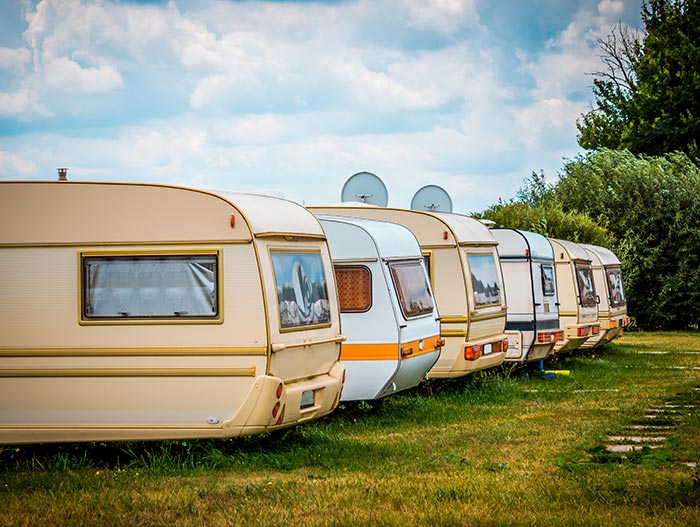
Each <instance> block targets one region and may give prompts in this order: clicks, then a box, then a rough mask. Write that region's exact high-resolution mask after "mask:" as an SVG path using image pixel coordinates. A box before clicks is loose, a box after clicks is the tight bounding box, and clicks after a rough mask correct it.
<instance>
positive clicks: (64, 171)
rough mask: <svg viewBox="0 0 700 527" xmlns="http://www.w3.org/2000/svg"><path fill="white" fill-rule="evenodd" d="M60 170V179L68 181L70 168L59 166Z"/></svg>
mask: <svg viewBox="0 0 700 527" xmlns="http://www.w3.org/2000/svg"><path fill="white" fill-rule="evenodd" d="M56 170H58V180H59V181H68V169H67V168H57V169H56Z"/></svg>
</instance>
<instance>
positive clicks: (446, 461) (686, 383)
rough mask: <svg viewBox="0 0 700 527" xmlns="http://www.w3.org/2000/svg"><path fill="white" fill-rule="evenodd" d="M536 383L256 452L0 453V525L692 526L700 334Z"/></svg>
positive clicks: (171, 448)
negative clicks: (620, 449)
mask: <svg viewBox="0 0 700 527" xmlns="http://www.w3.org/2000/svg"><path fill="white" fill-rule="evenodd" d="M545 367H546V368H547V369H549V370H554V371H556V372H559V373H558V374H557V375H555V376H554V378H543V376H542V375H541V372H538V371H536V370H531V371H524V370H520V371H508V370H505V369H502V370H498V371H491V372H487V373H483V374H477V375H475V376H473V377H471V378H469V379H462V380H458V381H437V380H436V381H430V382H429V383H425V384H424V385H422V386H421V387H419V388H418V389H415V390H412V391H409V392H404V393H402V394H398V395H395V396H392V397H390V398H387V399H385V400H384V401H382V402H381V403H374V404H366V403H362V404H353V405H347V404H346V405H343V406H342V407H341V408H340V409H339V410H338V411H336V412H335V413H334V414H333V415H332V416H330V417H328V418H326V419H323V420H321V421H318V422H314V423H311V424H307V425H303V426H298V427H295V428H292V429H289V430H286V431H283V432H279V433H276V434H269V435H264V436H257V437H248V438H239V439H233V440H214V441H209V440H207V441H160V442H122V443H88V444H60V445H31V446H29V445H28V446H19V447H17V446H11V447H0V498H1V499H2V503H3V507H2V508H1V509H0V525H13V526H14V525H18V526H19V525H27V526H35V525H52V526H54V525H55V526H62V525H103V526H112V525H113V526H122V525H163V526H165V525H168V526H195V525H197V526H198V525H212V526H216V525H232V526H233V525H236V526H245V525H257V526H259V525H303V526H317V525H319V526H321V525H322V526H326V525H338V526H343V525H372V526H381V525H401V526H411V525H445V526H451V525H547V526H559V525H561V526H571V525H581V526H584V525H585V526H589V525H594V526H595V525H600V526H616V527H617V526H626V525H630V526H631V525H635V526H636V525H644V526H654V527H657V526H672V525H680V526H684V527H690V526H694V525H700V468H698V463H700V333H628V334H627V335H625V336H624V337H622V338H620V339H618V340H617V341H616V342H615V343H614V344H611V345H607V346H606V347H604V348H602V349H599V350H595V351H592V352H587V353H585V354H584V353H574V354H572V355H569V356H566V357H562V358H559V359H557V360H556V361H553V362H551V363H548V364H547V365H546V366H545ZM650 422H651V423H652V427H653V428H654V431H653V433H651V432H649V431H647V429H646V428H645V429H644V430H642V429H641V428H640V427H647V423H650ZM633 435H634V436H639V437H636V441H638V444H636V446H635V447H634V450H632V451H626V452H625V451H623V452H617V451H611V449H612V447H614V446H620V447H623V446H624V444H625V443H628V442H629V441H626V440H625V439H620V438H628V437H632V436H633ZM651 435H653V436H655V437H657V439H656V440H655V441H656V442H654V443H647V442H646V439H645V437H644V436H651ZM615 438H617V439H615ZM645 445H646V446H645Z"/></svg>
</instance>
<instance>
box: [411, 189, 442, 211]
mask: <svg viewBox="0 0 700 527" xmlns="http://www.w3.org/2000/svg"><path fill="white" fill-rule="evenodd" d="M411 209H412V210H429V211H432V212H452V199H451V198H450V195H449V194H448V193H447V191H446V190H445V189H444V188H442V187H438V186H437V185H426V186H424V187H422V188H420V189H419V190H418V192H416V193H415V194H414V195H413V199H412V200H411Z"/></svg>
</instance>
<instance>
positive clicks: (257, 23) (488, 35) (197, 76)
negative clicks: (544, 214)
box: [0, 0, 641, 213]
mask: <svg viewBox="0 0 700 527" xmlns="http://www.w3.org/2000/svg"><path fill="white" fill-rule="evenodd" d="M640 10H641V0H521V1H518V0H353V1H343V0H335V1H325V2H323V1H318V2H302V1H296V2H294V1H286V2H285V1H267V2H265V1H233V0H153V1H146V0H142V1H136V0H130V1H126V0H122V1H117V0H40V1H36V0H3V1H2V2H0V179H3V180H13V179H55V178H56V168H57V167H69V172H68V176H69V179H71V180H100V181H102V180H106V181H148V182H155V183H173V184H180V185H187V186H194V187H200V188H207V189H215V190H232V191H243V192H258V193H264V194H272V195H276V196H282V197H286V198H288V199H292V200H294V201H297V202H299V203H305V204H307V205H320V204H329V203H337V202H338V201H339V200H340V192H341V189H342V186H343V183H344V182H345V180H346V179H347V178H348V177H350V176H351V175H352V174H354V173H356V172H360V171H369V172H373V173H375V174H377V175H378V176H379V177H381V178H382V179H383V181H384V183H385V184H386V186H387V189H388V192H389V205H390V206H395V207H408V206H409V205H410V202H411V197H412V196H413V194H414V193H415V192H416V191H417V190H418V189H419V188H421V187H422V186H424V185H428V184H434V185H440V186H442V187H443V188H445V189H446V190H447V191H448V193H449V194H450V196H451V197H452V201H453V203H454V210H455V211H457V212H463V213H469V212H473V211H481V210H483V209H484V208H486V207H487V206H489V205H491V204H493V203H495V202H497V201H498V199H499V198H502V199H506V200H507V199H510V198H512V197H513V196H514V195H515V192H516V191H517V190H518V188H520V187H521V186H522V184H523V180H524V179H525V178H527V177H528V176H529V175H530V174H531V172H533V171H536V172H539V171H540V170H543V171H544V172H545V174H546V176H547V177H548V179H550V180H551V181H554V180H556V176H557V174H558V172H559V170H560V169H561V167H562V165H563V162H564V160H565V159H572V158H574V157H575V156H576V155H578V154H579V153H580V152H581V150H580V149H579V147H578V145H577V143H576V133H577V131H576V126H575V123H576V119H577V117H578V116H579V115H580V114H581V113H583V112H585V111H587V110H588V109H589V107H590V105H591V103H592V100H593V99H592V94H591V85H592V78H591V76H590V75H586V73H587V72H591V71H595V70H599V69H601V62H600V57H599V53H600V52H599V49H598V42H597V40H598V39H599V38H604V37H605V36H606V35H608V34H609V33H610V30H611V28H612V26H613V25H614V24H616V23H618V22H622V23H626V24H629V25H631V26H632V27H639V25H640V16H639V12H640Z"/></svg>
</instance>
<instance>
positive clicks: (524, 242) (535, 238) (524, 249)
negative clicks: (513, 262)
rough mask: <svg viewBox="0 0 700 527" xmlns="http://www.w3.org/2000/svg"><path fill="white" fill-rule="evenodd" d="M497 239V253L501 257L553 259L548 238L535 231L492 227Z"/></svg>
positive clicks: (552, 251)
mask: <svg viewBox="0 0 700 527" xmlns="http://www.w3.org/2000/svg"><path fill="white" fill-rule="evenodd" d="M491 234H492V235H493V237H494V238H496V240H497V241H498V243H499V245H498V254H499V255H500V256H501V257H502V258H513V257H529V258H532V259H544V260H553V259H554V250H553V249H552V244H551V243H549V240H548V239H547V238H546V237H544V236H542V235H541V234H538V233H536V232H530V231H521V230H516V229H492V230H491Z"/></svg>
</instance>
